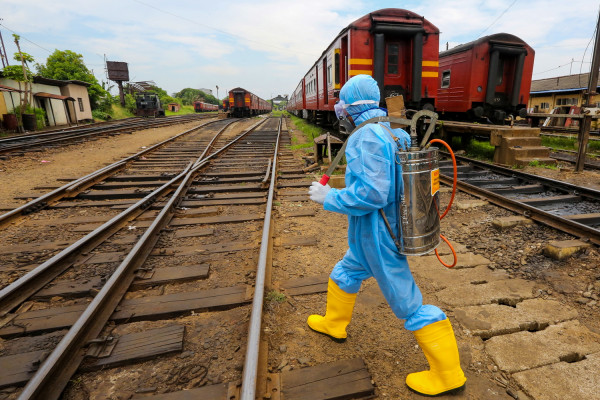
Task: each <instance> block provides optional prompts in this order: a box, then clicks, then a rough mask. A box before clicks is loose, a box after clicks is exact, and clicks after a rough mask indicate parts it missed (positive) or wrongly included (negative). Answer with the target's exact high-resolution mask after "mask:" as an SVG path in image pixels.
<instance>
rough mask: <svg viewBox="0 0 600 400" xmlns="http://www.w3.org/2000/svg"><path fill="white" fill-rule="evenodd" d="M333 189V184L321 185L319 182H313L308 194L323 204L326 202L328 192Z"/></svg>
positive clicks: (313, 199)
mask: <svg viewBox="0 0 600 400" xmlns="http://www.w3.org/2000/svg"><path fill="white" fill-rule="evenodd" d="M330 190H331V186H329V185H325V186H323V185H321V184H320V183H319V182H313V183H312V184H311V185H310V188H308V195H309V196H310V199H311V200H312V201H314V202H317V203H319V204H323V203H324V202H325V197H326V196H327V193H329V191H330Z"/></svg>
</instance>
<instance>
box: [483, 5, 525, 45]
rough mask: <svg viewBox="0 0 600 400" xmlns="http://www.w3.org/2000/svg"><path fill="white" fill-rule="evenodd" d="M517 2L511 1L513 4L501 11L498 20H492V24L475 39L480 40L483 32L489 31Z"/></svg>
mask: <svg viewBox="0 0 600 400" xmlns="http://www.w3.org/2000/svg"><path fill="white" fill-rule="evenodd" d="M517 1H518V0H514V1H513V2H512V3H511V4H510V6H508V7H506V10H504V11H502V13H501V14H500V15H499V16H498V18H496V19H495V20H494V22H492V23H491V24H490V26H488V27H487V28H485V29H484V30H483V32H481V33H480V34H479V36H477V38H480V37H481V36H482V35H483V34H484V33H485V32H486V31H487V30H488V29H490V28H491V27H492V26H493V25H494V24H495V23H496V22H498V20H499V19H500V18H502V16H503V15H504V14H506V12H507V11H508V10H510V8H511V7H512V6H514V5H515V3H516V2H517Z"/></svg>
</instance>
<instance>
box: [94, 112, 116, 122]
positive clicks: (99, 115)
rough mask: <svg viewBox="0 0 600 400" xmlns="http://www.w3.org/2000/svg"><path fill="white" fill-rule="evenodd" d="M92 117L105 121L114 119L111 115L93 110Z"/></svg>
mask: <svg viewBox="0 0 600 400" xmlns="http://www.w3.org/2000/svg"><path fill="white" fill-rule="evenodd" d="M92 117H94V119H101V120H103V121H106V120H109V119H111V118H112V117H111V116H110V114H109V113H107V112H104V111H100V110H92Z"/></svg>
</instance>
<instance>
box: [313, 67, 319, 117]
mask: <svg viewBox="0 0 600 400" xmlns="http://www.w3.org/2000/svg"><path fill="white" fill-rule="evenodd" d="M314 84H315V100H316V109H317V110H318V109H319V66H318V65H317V66H315V79H314Z"/></svg>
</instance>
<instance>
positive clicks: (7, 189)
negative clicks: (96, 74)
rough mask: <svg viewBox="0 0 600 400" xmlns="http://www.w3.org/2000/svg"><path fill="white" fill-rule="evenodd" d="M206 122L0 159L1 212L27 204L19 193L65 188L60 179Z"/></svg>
mask: <svg viewBox="0 0 600 400" xmlns="http://www.w3.org/2000/svg"><path fill="white" fill-rule="evenodd" d="M205 122H206V121H205V120H202V121H196V122H189V123H186V124H179V125H172V126H168V127H161V128H151V129H144V130H140V131H135V132H132V133H129V134H121V135H119V136H109V137H104V138H101V139H98V140H96V141H92V142H85V143H80V144H74V145H70V146H65V147H60V148H54V149H49V150H44V151H40V152H28V153H25V155H23V156H19V157H12V158H9V159H8V160H0V187H1V188H2V190H1V191H0V210H6V209H12V208H15V207H18V206H19V205H22V204H25V203H26V202H27V201H26V200H15V199H14V198H13V197H14V196H16V195H18V194H23V193H32V192H35V190H34V188H35V187H37V186H42V185H43V186H52V185H54V186H56V187H59V186H62V185H64V182H58V181H57V179H58V178H79V177H81V176H85V175H86V174H89V173H90V172H93V171H95V170H97V169H99V168H102V167H103V166H105V165H109V164H110V163H112V162H114V161H116V160H119V159H121V158H123V157H125V156H127V155H130V154H135V153H137V152H139V151H141V150H143V149H144V148H145V147H149V146H152V145H154V144H156V143H159V142H161V141H163V140H166V139H168V138H170V137H171V136H174V135H176V134H177V133H180V132H183V131H185V130H187V129H190V128H192V127H194V126H197V125H200V124H203V123H205ZM46 192H47V191H46Z"/></svg>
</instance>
